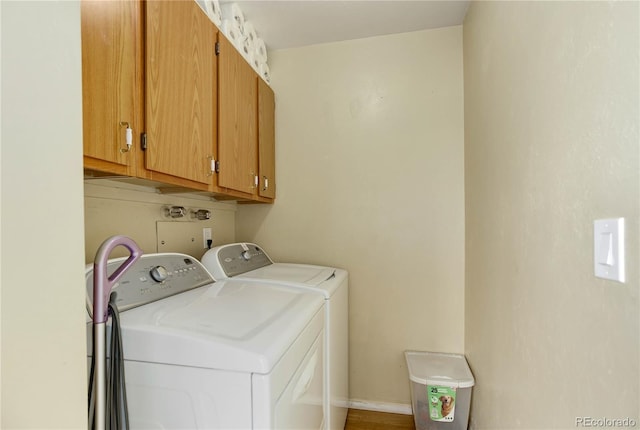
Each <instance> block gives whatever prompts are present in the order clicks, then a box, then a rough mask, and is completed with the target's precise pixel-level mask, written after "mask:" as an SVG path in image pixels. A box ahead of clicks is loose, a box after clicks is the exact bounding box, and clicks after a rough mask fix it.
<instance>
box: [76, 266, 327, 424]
mask: <svg viewBox="0 0 640 430" xmlns="http://www.w3.org/2000/svg"><path fill="white" fill-rule="evenodd" d="M123 260H124V259H115V260H110V262H109V266H108V272H109V273H111V272H112V271H113V270H115V269H116V268H117V267H118V266H119V265H120V264H121V263H122V261H123ZM92 270H93V268H92V267H89V268H88V270H87V275H86V283H87V303H88V309H89V313H90V312H91V304H92V303H93V275H92ZM113 291H114V292H115V293H117V296H116V297H117V306H118V310H119V313H120V326H121V333H122V335H121V337H122V344H123V355H124V360H125V366H124V368H125V378H126V392H127V399H128V409H129V420H130V424H131V428H132V429H156V428H157V429H160V428H162V429H187V428H188V429H296V430H297V429H313V430H318V429H323V428H324V427H325V423H324V409H325V405H324V399H325V397H326V396H325V395H324V377H323V372H324V369H323V366H324V364H323V359H324V315H325V314H324V300H323V299H322V298H321V297H319V296H318V295H317V294H312V293H309V292H305V291H302V290H300V289H296V288H290V287H285V286H278V285H274V284H266V283H265V284H260V283H255V282H247V281H240V280H226V281H220V282H214V280H213V279H212V278H211V275H210V274H209V273H208V272H207V270H206V269H205V268H204V267H203V266H202V265H201V264H200V262H198V261H197V260H196V259H194V258H192V257H190V256H187V255H183V254H145V255H143V256H142V257H141V258H140V259H139V260H138V261H137V262H136V263H135V264H134V266H133V267H132V268H131V269H130V270H129V271H128V272H127V273H126V274H125V275H124V276H123V277H122V278H121V279H120V281H119V282H118V284H117V285H116V286H115V287H114V289H113ZM87 332H88V339H89V341H90V340H91V323H90V322H89V323H88V327H87ZM88 351H92V348H91V344H89V348H88ZM90 354H91V352H90Z"/></svg>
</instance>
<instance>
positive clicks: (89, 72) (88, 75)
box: [80, 1, 144, 176]
mask: <svg viewBox="0 0 640 430" xmlns="http://www.w3.org/2000/svg"><path fill="white" fill-rule="evenodd" d="M80 10H81V16H82V20H81V28H82V116H83V118H82V119H83V146H84V166H85V168H86V169H94V170H96V171H100V172H103V173H107V174H114V175H126V176H134V175H135V172H136V156H138V149H139V146H138V144H137V143H139V133H140V132H141V130H142V122H143V110H142V109H143V106H144V104H143V101H142V100H141V95H140V92H139V90H138V89H139V82H138V76H139V75H140V73H141V67H142V62H141V61H140V60H141V55H142V52H141V48H142V47H141V40H142V39H141V36H142V33H141V32H142V29H141V25H140V23H141V14H142V3H140V2H134V1H83V2H82V3H81V8H80ZM128 127H129V128H131V138H132V141H131V147H127V144H126V142H127V140H126V139H127V128H128Z"/></svg>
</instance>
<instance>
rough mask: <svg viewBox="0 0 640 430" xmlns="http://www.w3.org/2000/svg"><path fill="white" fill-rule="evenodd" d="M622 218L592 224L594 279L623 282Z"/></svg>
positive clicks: (600, 220)
mask: <svg viewBox="0 0 640 430" xmlns="http://www.w3.org/2000/svg"><path fill="white" fill-rule="evenodd" d="M624 259H625V255H624V218H610V219H599V220H595V221H594V222H593V269H594V272H595V275H596V277H598V278H603V279H611V280H613V281H619V282H625V267H624V266H625V265H624V263H625V261H624Z"/></svg>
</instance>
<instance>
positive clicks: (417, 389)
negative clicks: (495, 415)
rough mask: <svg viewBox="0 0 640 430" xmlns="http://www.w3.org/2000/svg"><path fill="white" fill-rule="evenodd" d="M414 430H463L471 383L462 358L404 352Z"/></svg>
mask: <svg viewBox="0 0 640 430" xmlns="http://www.w3.org/2000/svg"><path fill="white" fill-rule="evenodd" d="M404 356H405V358H406V360H407V369H408V370H409V381H410V383H411V407H412V408H413V417H414V420H415V423H416V430H467V425H468V424H469V407H470V406H471V390H472V388H473V385H474V383H475V381H474V379H473V374H472V373H471V369H469V365H468V364H467V360H466V359H465V358H464V355H460V354H446V353H440V352H420V351H405V353H404Z"/></svg>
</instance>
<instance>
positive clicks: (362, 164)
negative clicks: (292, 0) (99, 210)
mask: <svg viewBox="0 0 640 430" xmlns="http://www.w3.org/2000/svg"><path fill="white" fill-rule="evenodd" d="M270 64H271V68H272V71H273V86H274V88H275V91H276V97H277V99H276V105H277V108H276V116H277V119H276V121H277V123H276V133H277V135H276V140H277V142H278V144H277V148H276V151H277V153H276V161H277V172H278V176H277V179H278V197H277V200H276V203H275V204H274V205H273V206H243V207H240V208H239V209H238V215H237V218H236V222H237V226H236V232H237V238H238V239H239V240H248V241H255V242H257V243H259V244H261V245H262V246H264V247H265V248H266V249H267V250H268V251H269V252H270V254H271V255H272V257H274V258H275V259H277V260H280V261H293V262H310V263H317V264H323V265H333V266H340V267H344V268H346V269H348V270H349V273H350V288H351V290H350V342H351V343H350V345H351V347H350V354H351V362H350V364H351V372H350V381H351V397H352V398H353V399H356V400H364V401H372V402H383V403H400V404H409V403H410V400H409V384H408V375H407V370H406V366H405V362H404V356H403V351H404V350H405V349H409V348H415V349H422V350H434V351H451V352H462V351H463V342H464V274H463V267H464V194H463V185H464V184H463V181H464V174H463V103H462V97H463V82H462V27H460V26H458V27H450V28H443V29H438V30H430V31H421V32H415V33H407V34H398V35H392V36H385V37H377V38H370V39H363V40H355V41H348V42H341V43H332V44H326V45H317V46H311V47H306V48H299V49H290V50H282V51H276V52H274V53H273V54H272V55H271V56H270Z"/></svg>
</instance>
